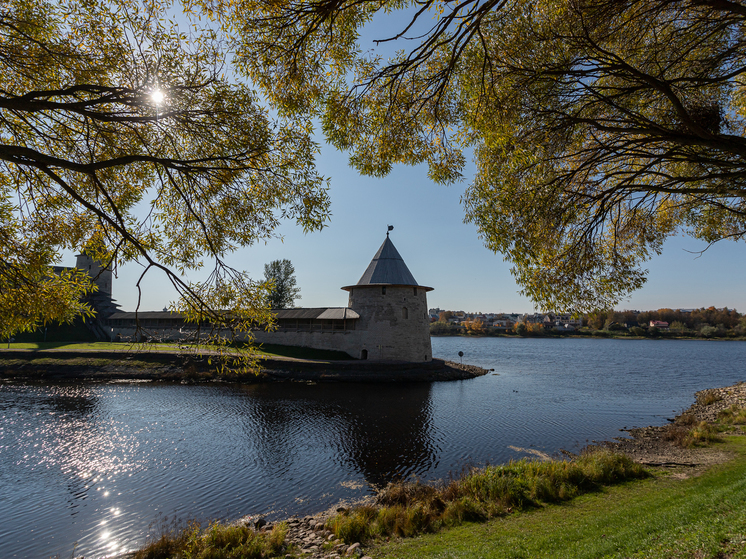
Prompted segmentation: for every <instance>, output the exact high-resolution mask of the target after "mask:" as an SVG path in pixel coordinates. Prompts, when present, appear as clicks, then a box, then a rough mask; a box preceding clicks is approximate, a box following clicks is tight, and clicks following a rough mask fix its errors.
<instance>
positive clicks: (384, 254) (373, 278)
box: [342, 234, 432, 291]
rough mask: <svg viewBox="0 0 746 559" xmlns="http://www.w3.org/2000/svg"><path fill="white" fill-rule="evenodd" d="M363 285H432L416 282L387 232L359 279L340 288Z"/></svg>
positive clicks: (428, 288)
mask: <svg viewBox="0 0 746 559" xmlns="http://www.w3.org/2000/svg"><path fill="white" fill-rule="evenodd" d="M365 285H412V286H415V287H421V288H423V289H426V290H428V291H432V287H425V286H423V285H419V284H418V283H417V280H416V279H414V276H413V275H412V272H410V271H409V268H407V265H406V264H405V263H404V259H402V257H401V256H400V255H399V251H397V250H396V247H395V246H394V243H392V242H391V239H389V236H388V234H387V235H386V239H385V240H384V241H383V244H382V245H381V248H379V249H378V252H376V254H375V256H373V260H371V261H370V264H368V269H367V270H365V273H364V274H363V276H362V277H361V278H360V281H358V282H357V283H356V284H355V285H349V286H347V287H343V288H342V289H345V290H347V291H349V290H350V289H352V288H353V287H359V286H365Z"/></svg>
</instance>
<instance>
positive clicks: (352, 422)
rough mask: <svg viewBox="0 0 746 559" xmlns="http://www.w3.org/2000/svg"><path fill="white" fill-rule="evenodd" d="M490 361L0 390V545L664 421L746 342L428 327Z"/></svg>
mask: <svg viewBox="0 0 746 559" xmlns="http://www.w3.org/2000/svg"><path fill="white" fill-rule="evenodd" d="M458 351H464V353H465V357H464V359H465V362H469V363H473V364H477V365H481V366H483V367H486V368H494V369H495V373H494V374H490V375H488V376H485V377H482V378H479V379H474V380H470V381H462V382H452V383H436V384H432V385H431V384H402V385H364V384H354V385H343V384H335V385H324V384H317V385H306V384H295V383H292V384H291V383H283V384H269V385H259V386H230V387H220V386H192V387H187V386H180V385H157V386H152V385H149V384H141V383H113V384H84V385H81V386H74V385H62V384H27V385H23V384H12V383H11V384H5V385H0V418H1V419H2V421H1V422H0V487H2V494H0V518H3V520H4V522H3V523H0V549H3V554H4V556H8V557H49V556H51V555H56V554H58V555H59V556H60V557H67V556H69V555H70V554H71V553H72V550H73V547H74V546H75V542H78V544H77V545H78V546H77V548H76V551H75V555H86V556H87V557H89V556H92V555H96V556H101V555H105V554H112V553H116V552H121V551H123V550H126V549H128V548H133V547H135V546H137V545H139V544H140V543H142V541H143V538H144V536H145V534H146V533H147V531H148V524H149V523H150V522H151V521H153V520H154V519H155V518H156V515H158V514H159V513H160V514H162V515H164V516H167V517H169V519H171V518H174V517H181V518H183V519H188V518H197V519H209V518H235V517H237V516H239V515H243V514H265V515H268V516H270V517H281V516H285V515H288V514H294V513H296V514H305V513H309V512H315V511H318V510H321V509H323V508H325V507H327V506H331V505H333V504H334V503H336V502H338V501H339V500H340V499H347V498H355V497H359V496H361V495H364V494H365V493H366V492H369V491H371V490H372V489H371V488H372V487H375V486H380V485H383V484H385V483H387V482H388V481H390V480H392V479H397V478H406V477H409V476H413V475H414V476H418V477H420V478H422V479H435V478H442V477H446V476H448V474H449V473H451V472H458V471H459V470H460V469H462V468H463V467H465V466H467V465H471V464H484V463H486V462H492V463H494V462H502V461H506V460H509V459H511V458H518V457H521V456H524V455H525V453H521V452H518V451H516V450H513V449H512V448H511V447H517V448H525V449H535V450H540V451H543V452H548V453H550V454H552V453H556V452H557V451H558V450H559V449H561V448H564V449H569V450H578V449H580V448H581V447H582V446H584V445H585V444H586V443H587V442H588V441H590V440H593V439H596V440H602V439H608V438H611V437H615V436H620V435H622V434H621V433H620V432H619V429H620V428H622V427H631V426H633V425H638V426H641V425H648V424H651V423H658V424H661V423H664V422H665V420H666V418H667V417H671V416H673V415H674V414H675V413H676V412H678V411H680V410H681V409H683V408H685V407H686V406H688V405H689V404H690V403H691V402H692V398H693V393H694V392H695V391H697V390H700V389H703V388H707V387H712V386H722V385H726V384H732V383H734V382H737V381H740V380H746V374H745V372H744V365H743V363H744V362H746V360H745V359H744V358H745V357H746V344H743V343H727V342H698V341H686V342H675V341H629V340H584V339H578V340H573V339H568V340H561V339H560V340H531V339H505V338H498V339H489V338H482V339H466V338H434V339H433V353H434V355H435V356H437V357H443V358H447V359H453V360H457V359H458V357H457V354H458Z"/></svg>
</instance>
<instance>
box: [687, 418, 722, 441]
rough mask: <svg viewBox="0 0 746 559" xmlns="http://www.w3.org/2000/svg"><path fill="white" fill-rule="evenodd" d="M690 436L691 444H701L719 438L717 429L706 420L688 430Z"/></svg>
mask: <svg viewBox="0 0 746 559" xmlns="http://www.w3.org/2000/svg"><path fill="white" fill-rule="evenodd" d="M689 434H690V436H691V438H692V446H702V445H706V444H708V443H711V442H716V441H719V440H720V435H718V432H717V429H715V427H714V426H713V425H711V424H709V423H707V422H706V421H702V422H701V423H700V424H699V425H697V426H696V427H693V428H692V430H691V431H690V432H689Z"/></svg>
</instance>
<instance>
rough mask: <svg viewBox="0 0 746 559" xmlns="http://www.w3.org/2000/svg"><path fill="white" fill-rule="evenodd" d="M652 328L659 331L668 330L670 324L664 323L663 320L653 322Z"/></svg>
mask: <svg viewBox="0 0 746 559" xmlns="http://www.w3.org/2000/svg"><path fill="white" fill-rule="evenodd" d="M650 327H651V328H658V329H663V328H668V322H664V321H662V320H651V321H650Z"/></svg>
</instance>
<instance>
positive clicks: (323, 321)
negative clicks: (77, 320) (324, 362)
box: [103, 233, 433, 362]
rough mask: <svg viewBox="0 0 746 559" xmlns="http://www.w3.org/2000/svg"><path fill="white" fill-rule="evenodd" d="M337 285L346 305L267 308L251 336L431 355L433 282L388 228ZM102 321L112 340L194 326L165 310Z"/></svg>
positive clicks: (363, 352)
mask: <svg viewBox="0 0 746 559" xmlns="http://www.w3.org/2000/svg"><path fill="white" fill-rule="evenodd" d="M342 289H343V290H345V291H347V292H348V294H349V295H348V302H347V306H346V307H326V308H294V309H277V310H273V311H272V312H273V314H275V316H276V326H277V328H276V329H274V330H272V331H264V330H256V331H254V332H253V334H254V337H255V340H256V342H257V343H267V344H278V345H286V346H300V347H309V348H315V349H326V350H336V351H342V352H345V353H347V354H348V355H350V357H352V358H355V359H366V360H375V361H408V362H425V361H431V360H432V358H433V352H432V347H431V345H430V319H429V316H428V307H427V292H428V291H432V289H433V288H432V287H425V286H423V285H419V284H418V283H417V281H416V280H415V279H414V276H413V275H412V273H411V272H410V271H409V269H408V268H407V265H406V264H405V263H404V260H403V259H402V257H401V256H400V255H399V252H398V251H397V250H396V248H395V247H394V243H392V242H391V239H390V238H389V234H388V233H386V239H385V240H384V241H383V244H382V245H381V247H380V248H379V249H378V252H376V254H375V255H374V256H373V259H372V260H371V262H370V264H369V265H368V268H367V269H366V270H365V273H364V274H363V275H362V277H361V278H360V280H359V281H358V282H357V283H356V284H354V285H348V286H345V287H342ZM109 293H111V291H110V290H109ZM103 322H104V325H105V327H107V328H108V329H109V335H110V339H114V340H116V339H133V338H134V337H135V336H138V337H142V336H145V337H157V338H160V339H179V338H184V337H186V336H187V335H188V333H190V332H193V331H194V327H193V326H191V325H189V324H187V323H185V322H184V320H183V319H182V317H181V315H179V314H177V313H171V312H138V313H137V315H136V314H135V313H134V312H114V313H113V314H110V315H109V316H108V317H106V318H105V319H104V320H103Z"/></svg>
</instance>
